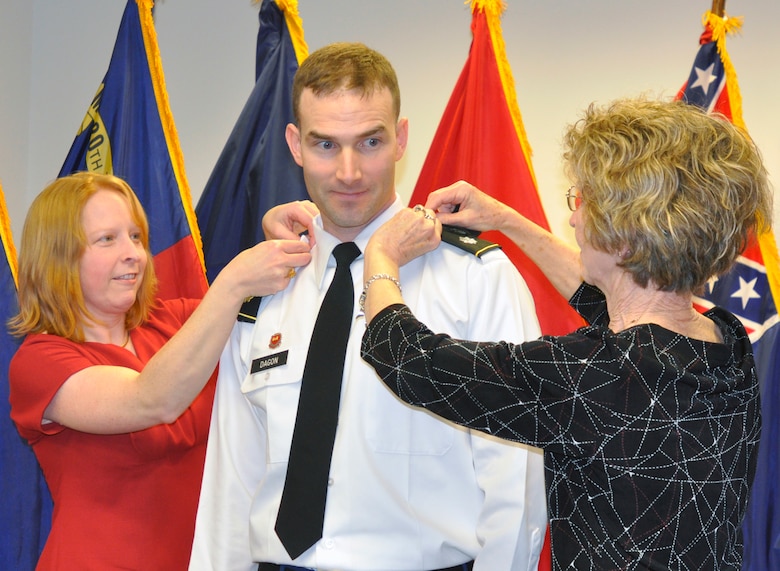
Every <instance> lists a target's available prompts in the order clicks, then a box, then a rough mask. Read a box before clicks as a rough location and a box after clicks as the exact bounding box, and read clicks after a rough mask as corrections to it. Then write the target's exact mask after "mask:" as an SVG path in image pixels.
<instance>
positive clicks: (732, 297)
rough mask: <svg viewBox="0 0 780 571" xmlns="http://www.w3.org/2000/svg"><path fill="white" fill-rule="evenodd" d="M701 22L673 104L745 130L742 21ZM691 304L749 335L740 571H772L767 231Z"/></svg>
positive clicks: (771, 266)
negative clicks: (754, 453)
mask: <svg viewBox="0 0 780 571" xmlns="http://www.w3.org/2000/svg"><path fill="white" fill-rule="evenodd" d="M703 25H704V32H703V33H702V34H701V37H700V39H699V44H700V47H699V51H698V53H697V54H696V58H695V60H694V62H693V67H692V69H691V73H690V75H689V77H688V80H687V81H686V82H685V84H684V85H683V86H682V88H681V89H680V90H679V92H678V94H677V99H682V100H684V101H687V102H688V103H691V104H693V105H698V106H699V107H702V108H704V109H707V110H708V111H709V112H717V113H721V114H723V115H724V116H725V117H726V118H728V119H729V120H730V121H732V122H733V123H734V124H735V125H737V126H739V127H742V128H745V124H744V121H743V120H742V97H741V95H740V92H739V85H738V84H737V77H736V73H735V71H734V67H733V65H732V64H731V60H730V58H729V56H728V53H727V52H726V35H727V34H728V33H733V32H735V31H736V30H738V29H739V28H740V27H741V25H742V19H741V18H723V17H721V16H718V15H716V14H713V13H712V12H706V13H705V14H704V18H703ZM695 301H696V305H697V306H698V307H699V309H702V310H703V309H708V308H710V307H712V306H713V305H719V306H721V307H724V308H726V309H728V310H729V311H730V312H732V313H733V314H734V315H736V316H737V317H739V319H740V320H741V321H742V323H743V325H744V326H745V329H746V330H747V332H748V334H749V335H750V340H751V342H752V345H753V351H754V353H755V358H756V370H757V372H758V377H759V382H760V385H761V414H762V417H763V426H762V432H761V443H760V445H759V451H758V467H757V472H756V479H755V481H754V483H753V489H752V492H751V497H750V501H749V503H748V510H747V515H746V517H745V521H744V524H743V532H744V535H745V550H744V554H745V558H744V564H743V569H745V570H751V571H771V570H776V569H780V497H779V496H778V494H780V470H779V469H778V460H777V443H778V442H779V441H780V339H778V335H779V334H780V321H778V307H780V306H779V305H778V302H780V264H779V263H778V253H777V245H776V243H775V238H774V234H773V233H772V232H771V231H769V232H766V233H764V234H762V235H760V236H758V237H754V238H753V239H752V241H751V242H750V243H749V245H748V247H747V248H746V250H745V251H744V252H743V253H742V256H741V257H740V258H739V259H738V260H737V263H736V264H735V266H734V268H733V269H732V270H731V271H730V272H729V273H727V274H726V275H724V276H721V277H720V278H719V279H717V280H712V281H711V282H710V284H709V286H708V287H707V289H706V292H705V293H704V295H703V297H700V298H696V300H695Z"/></svg>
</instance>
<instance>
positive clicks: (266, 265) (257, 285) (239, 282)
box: [212, 238, 311, 298]
mask: <svg viewBox="0 0 780 571" xmlns="http://www.w3.org/2000/svg"><path fill="white" fill-rule="evenodd" d="M310 249H311V244H309V243H307V242H306V241H303V240H299V239H297V238H296V239H292V240H266V241H264V242H260V243H259V244H257V245H255V246H253V247H252V248H248V249H247V250H244V251H243V252H240V253H239V254H238V255H237V256H236V257H235V258H233V260H232V261H231V262H230V263H229V264H228V265H227V266H225V268H224V269H223V270H222V272H220V274H219V276H218V277H217V279H218V280H219V279H220V278H223V279H226V280H229V281H230V282H231V288H232V289H233V290H234V292H235V293H237V294H238V295H240V296H241V298H245V297H249V296H264V295H270V294H272V293H276V292H278V291H280V290H283V289H284V288H286V287H287V286H288V285H289V283H290V280H291V279H292V278H294V277H295V273H296V268H300V267H302V266H305V265H306V264H308V263H309V262H310V261H311V254H310V253H309V250H310ZM215 284H216V282H215ZM215 284H214V285H215ZM214 285H212V288H213V287H214Z"/></svg>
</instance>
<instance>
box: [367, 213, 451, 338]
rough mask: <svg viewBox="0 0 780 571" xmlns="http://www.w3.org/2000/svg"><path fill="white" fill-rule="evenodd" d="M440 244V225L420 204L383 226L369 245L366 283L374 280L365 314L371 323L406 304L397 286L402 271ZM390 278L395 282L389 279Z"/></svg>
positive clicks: (399, 214) (398, 214)
mask: <svg viewBox="0 0 780 571" xmlns="http://www.w3.org/2000/svg"><path fill="white" fill-rule="evenodd" d="M440 242H441V222H439V221H438V220H437V219H436V216H434V214H433V212H432V211H430V210H427V209H425V208H423V207H422V206H420V205H418V206H415V207H414V208H405V209H404V210H401V211H400V212H398V213H397V214H396V215H395V216H393V217H392V218H391V219H390V220H388V221H387V222H385V223H384V224H383V225H382V226H380V227H379V228H378V229H377V230H376V232H374V234H373V236H371V239H370V240H369V241H368V244H367V245H366V251H365V252H364V257H365V261H364V263H363V281H364V282H369V280H371V278H372V277H377V276H382V279H374V280H372V281H371V286H370V288H368V290H367V291H366V298H365V305H364V311H365V316H366V322H367V323H369V322H371V320H372V319H373V318H374V316H375V315H376V314H377V313H378V312H379V311H380V310H381V309H382V308H384V307H387V306H388V305H391V304H393V303H403V297H401V291H400V289H399V287H398V286H397V283H398V281H397V280H398V276H399V268H400V267H401V266H402V265H404V264H406V263H407V262H409V261H411V260H413V259H414V258H416V257H418V256H422V255H423V254H425V253H426V252H430V251H431V250H434V249H436V247H437V246H438V245H439V243H440ZM388 277H390V278H394V279H387V278H388Z"/></svg>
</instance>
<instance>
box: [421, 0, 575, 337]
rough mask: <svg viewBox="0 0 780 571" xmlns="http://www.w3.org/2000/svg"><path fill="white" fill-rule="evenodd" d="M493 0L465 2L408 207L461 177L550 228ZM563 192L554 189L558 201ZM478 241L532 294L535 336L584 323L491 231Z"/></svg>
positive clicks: (512, 247) (519, 253) (499, 8)
mask: <svg viewBox="0 0 780 571" xmlns="http://www.w3.org/2000/svg"><path fill="white" fill-rule="evenodd" d="M503 9H504V6H503V3H502V2H500V1H499V0H472V2H471V10H472V23H471V32H472V35H473V41H472V43H471V49H470V52H469V57H468V59H467V61H466V65H465V66H464V68H463V71H462V72H461V74H460V77H459V79H458V82H457V84H456V85H455V89H454V90H453V92H452V95H451V97H450V100H449V103H448V104H447V108H446V109H445V111H444V115H443V117H442V119H441V122H440V123H439V127H438V129H437V131H436V134H435V136H434V138H433V142H432V143H431V148H430V149H429V151H428V156H427V157H426V159H425V163H424V164H423V167H422V171H421V172H420V177H419V179H418V180H417V185H416V186H415V189H414V192H413V193H412V197H411V200H410V202H409V203H410V204H424V203H425V201H426V198H427V196H428V194H429V193H430V192H431V191H433V190H435V189H437V188H440V187H443V186H447V185H449V184H452V183H454V182H456V181H458V180H461V179H462V180H466V181H468V182H470V183H472V184H473V185H475V186H477V187H478V188H479V189H481V190H482V191H484V192H486V193H487V194H489V195H491V196H493V197H494V198H496V199H498V200H500V201H501V202H503V203H505V204H507V205H509V206H511V207H512V208H514V209H515V210H517V211H518V212H520V213H521V214H523V215H524V216H525V217H527V218H528V219H529V220H532V221H533V222H535V223H536V224H538V225H539V226H541V227H543V228H545V229H547V230H549V229H550V225H549V223H548V222H547V217H546V216H545V213H544V210H543V209H542V203H541V200H540V199H539V193H538V191H537V188H536V179H535V176H534V173H533V168H532V166H531V161H530V154H531V152H530V148H529V145H528V142H527V140H526V137H525V129H524V127H523V123H522V118H521V116H520V108H519V106H518V104H517V98H516V95H515V90H514V80H513V79H512V73H511V70H510V69H509V63H508V62H507V60H506V54H505V50H504V41H503V37H502V33H501V25H500V16H501V13H502V12H503ZM563 194H564V191H563V190H561V200H563ZM484 238H486V239H488V240H491V241H493V242H497V243H499V244H500V245H501V247H502V248H503V250H504V252H505V253H506V255H507V256H508V257H509V259H510V260H512V262H513V263H514V264H515V266H516V267H517V268H518V270H519V271H520V273H521V274H522V275H523V278H524V279H525V281H526V282H527V283H528V287H529V288H530V290H531V293H532V294H533V297H534V301H535V303H536V313H537V315H538V317H539V324H540V326H541V329H542V333H544V334H550V335H558V334H564V333H570V332H572V331H573V330H575V329H576V328H577V327H579V326H581V325H582V324H583V322H582V319H581V318H580V317H579V316H578V315H577V314H576V313H575V312H574V310H572V309H571V308H570V307H569V305H568V303H567V301H566V300H565V299H563V297H562V296H561V295H560V294H559V293H558V292H557V291H556V290H555V288H554V287H553V286H552V285H551V284H550V282H549V281H547V278H545V277H544V275H543V274H542V272H541V271H540V270H539V269H538V268H537V267H536V266H535V265H534V264H533V263H532V262H531V261H530V260H529V259H528V258H527V257H526V255H525V254H523V253H522V251H521V250H520V249H519V248H518V247H517V246H515V245H514V243H513V242H512V241H511V240H509V239H507V238H506V237H505V236H504V235H502V234H500V233H498V232H488V233H486V234H485V235H484Z"/></svg>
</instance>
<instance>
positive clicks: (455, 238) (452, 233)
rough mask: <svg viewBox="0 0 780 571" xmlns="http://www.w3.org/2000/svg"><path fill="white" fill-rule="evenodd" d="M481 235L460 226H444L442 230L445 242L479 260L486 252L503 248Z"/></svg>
mask: <svg viewBox="0 0 780 571" xmlns="http://www.w3.org/2000/svg"><path fill="white" fill-rule="evenodd" d="M479 235H480V232H479V231H478V230H471V229H469V228H461V227H460V226H450V225H448V224H443V225H442V229H441V239H442V241H443V242H447V243H448V244H452V245H453V246H456V247H457V248H460V249H461V250H465V251H466V252H470V253H472V254H474V255H475V256H476V257H478V258H479V257H480V256H482V254H484V253H485V252H489V251H490V250H493V249H495V248H501V246H500V245H499V244H496V243H495V242H489V241H488V240H483V239H482V238H480V237H479Z"/></svg>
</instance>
